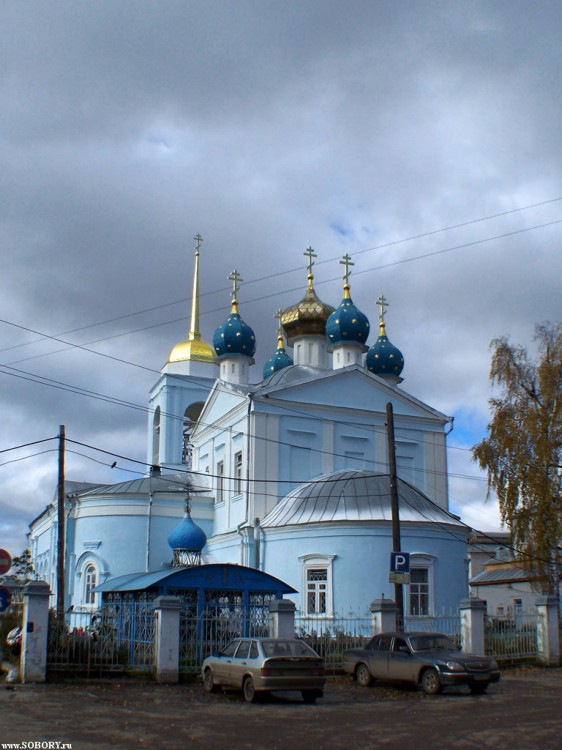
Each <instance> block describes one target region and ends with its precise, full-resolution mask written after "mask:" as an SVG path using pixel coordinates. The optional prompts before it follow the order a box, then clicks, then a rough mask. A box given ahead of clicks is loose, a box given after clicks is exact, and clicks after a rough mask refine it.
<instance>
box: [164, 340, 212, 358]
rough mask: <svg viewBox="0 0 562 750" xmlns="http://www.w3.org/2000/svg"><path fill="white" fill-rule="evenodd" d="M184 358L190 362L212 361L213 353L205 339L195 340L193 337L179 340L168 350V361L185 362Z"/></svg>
mask: <svg viewBox="0 0 562 750" xmlns="http://www.w3.org/2000/svg"><path fill="white" fill-rule="evenodd" d="M186 360H189V361H191V362H214V361H215V353H214V351H213V349H212V347H211V346H210V345H209V344H207V343H205V341H196V340H194V339H192V340H188V341H180V343H179V344H176V345H175V346H174V348H173V349H172V351H171V352H170V356H169V357H168V362H185V361H186Z"/></svg>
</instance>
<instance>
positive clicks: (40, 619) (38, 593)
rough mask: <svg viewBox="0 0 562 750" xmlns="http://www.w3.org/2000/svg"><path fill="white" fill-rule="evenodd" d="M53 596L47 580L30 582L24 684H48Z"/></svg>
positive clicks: (24, 625)
mask: <svg viewBox="0 0 562 750" xmlns="http://www.w3.org/2000/svg"><path fill="white" fill-rule="evenodd" d="M50 595H51V590H50V588H49V585H48V584H47V583H45V581H30V582H29V583H28V584H26V586H25V587H24V589H23V623H22V629H23V638H22V645H21V661H20V664H21V667H20V673H21V681H22V682H45V679H46V677H47V644H48V637H49V596H50Z"/></svg>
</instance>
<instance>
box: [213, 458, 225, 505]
mask: <svg viewBox="0 0 562 750" xmlns="http://www.w3.org/2000/svg"><path fill="white" fill-rule="evenodd" d="M215 473H216V484H217V488H216V494H215V505H218V504H219V503H224V459H222V458H221V459H220V460H219V461H217V463H216V469H215Z"/></svg>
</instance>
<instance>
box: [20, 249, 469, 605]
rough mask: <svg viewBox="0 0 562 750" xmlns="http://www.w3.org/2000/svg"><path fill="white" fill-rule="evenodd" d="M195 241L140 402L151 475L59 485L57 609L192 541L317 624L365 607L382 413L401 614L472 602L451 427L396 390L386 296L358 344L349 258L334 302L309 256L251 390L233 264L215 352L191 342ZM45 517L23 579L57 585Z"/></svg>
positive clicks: (378, 554)
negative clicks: (63, 508) (62, 599)
mask: <svg viewBox="0 0 562 750" xmlns="http://www.w3.org/2000/svg"><path fill="white" fill-rule="evenodd" d="M196 239H197V247H196V251H195V272H194V281H193V297H192V309H191V327H190V331H189V334H188V337H187V340H186V341H183V342H180V343H179V344H177V345H176V346H175V347H174V348H173V349H172V351H171V353H170V356H169V358H168V361H167V362H166V363H165V365H164V367H163V368H162V371H161V374H160V377H159V378H158V380H157V382H156V384H155V385H154V387H153V389H152V391H151V393H150V396H149V425H148V463H149V464H150V465H151V466H152V469H151V471H150V472H149V474H148V476H146V477H144V478H142V479H138V480H133V481H132V482H125V483H121V484H118V485H110V486H107V485H103V486H96V485H84V483H76V484H75V485H73V486H69V488H68V489H69V490H70V491H68V492H67V534H66V544H67V556H66V575H67V582H66V586H67V596H66V598H67V602H66V604H67V606H72V607H74V608H79V609H80V608H86V609H87V608H88V607H91V608H93V607H95V606H97V605H98V604H99V596H100V595H99V593H96V587H97V586H99V585H100V584H103V585H104V588H106V590H107V587H108V585H109V586H110V585H111V581H112V580H114V579H117V578H119V577H122V576H126V575H129V574H132V573H142V572H146V573H149V572H151V571H157V570H161V569H162V567H165V566H169V565H170V564H171V561H172V558H174V560H175V564H180V565H181V564H182V560H183V563H187V562H188V558H185V557H184V558H182V554H183V553H189V552H193V550H192V549H191V550H190V545H191V546H197V545H198V546H199V549H198V550H196V551H197V552H198V553H200V554H201V558H202V561H203V562H204V563H232V564H237V565H241V566H246V567H251V568H257V569H259V570H261V571H264V572H266V573H268V574H270V575H272V576H275V577H277V578H279V579H281V580H282V581H284V582H286V583H287V584H288V585H289V586H290V587H292V588H293V589H294V590H295V591H296V592H297V593H296V594H295V595H294V596H291V598H292V599H293V600H294V601H295V603H296V605H297V609H298V610H299V611H300V612H301V613H303V614H305V615H309V616H312V617H319V618H326V617H331V616H333V615H335V614H342V613H348V612H350V611H353V612H355V613H363V612H365V611H366V610H367V609H368V607H369V604H370V602H371V601H372V600H373V599H378V598H381V597H384V598H393V596H394V584H392V583H390V582H389V558H390V552H391V551H392V514H391V495H390V479H389V448H388V438H387V425H386V422H387V404H391V405H392V411H393V415H394V431H395V441H394V444H395V452H396V465H397V474H398V481H397V484H398V495H399V517H400V533H401V548H402V551H404V552H408V553H409V554H410V561H411V582H410V585H409V586H405V587H404V589H405V593H406V596H405V611H406V613H408V614H413V615H429V616H430V615H434V614H438V613H440V612H443V611H450V610H452V609H455V608H456V607H457V606H458V603H459V601H460V600H461V599H463V598H464V597H466V596H467V595H468V576H467V574H468V567H467V535H468V531H467V529H466V527H465V526H464V524H462V523H461V521H460V519H458V518H457V517H455V516H454V515H452V514H450V513H449V510H448V485H447V460H446V438H447V434H448V433H449V432H450V429H451V426H452V419H451V418H449V417H447V416H445V415H444V414H441V413H440V412H438V411H436V410H435V409H433V408H431V407H430V406H428V405H426V404H424V403H422V402H421V401H419V400H418V399H416V398H415V397H413V396H412V395H410V394H408V393H407V392H406V391H405V390H403V388H402V387H401V383H402V378H401V372H402V368H403V364H404V360H403V357H402V354H401V353H400V351H399V350H398V349H397V348H396V347H395V346H393V345H392V344H391V343H390V341H389V340H388V337H387V335H386V322H385V310H384V307H385V300H384V298H382V297H381V298H380V299H379V301H378V304H380V308H381V312H380V317H379V335H378V338H377V339H376V341H375V342H374V343H373V345H372V346H370V347H368V345H367V339H368V335H369V322H368V320H367V317H366V316H365V315H364V313H362V312H361V311H360V310H358V309H357V307H356V306H355V305H354V304H353V301H352V299H351V295H350V285H349V266H350V265H351V262H350V259H349V257H348V256H345V258H344V259H343V260H342V261H341V262H342V264H343V265H344V267H345V274H344V285H343V299H342V301H341V303H340V305H339V306H338V307H337V308H336V309H335V308H334V307H332V306H330V305H327V304H325V303H324V302H322V301H321V300H320V299H319V298H318V296H317V295H316V292H315V290H314V283H313V281H314V279H313V273H312V270H313V258H314V257H315V254H314V252H313V251H312V250H311V249H310V248H309V249H308V250H307V251H306V253H305V255H306V256H307V258H308V279H307V285H306V289H305V293H304V296H303V298H302V299H301V300H300V301H299V302H297V303H296V304H294V305H292V306H291V307H289V308H287V309H286V310H284V311H279V313H278V317H279V330H278V346H277V351H276V352H275V353H274V354H273V356H272V357H271V358H270V359H269V360H268V362H267V363H266V365H265V367H264V371H263V377H262V378H261V379H260V380H259V382H257V383H252V382H251V380H252V371H251V366H252V364H253V357H254V353H255V347H256V341H255V337H254V333H253V330H252V328H251V326H250V325H248V323H246V322H245V321H244V320H243V319H242V318H241V316H240V313H239V311H238V308H239V302H238V292H239V276H238V274H237V273H236V272H233V274H232V275H231V280H232V282H233V293H232V302H231V312H230V315H229V316H228V318H227V320H226V321H225V322H224V324H223V325H221V326H220V327H219V328H218V329H217V331H216V332H215V334H214V337H213V345H212V346H211V345H210V344H207V343H206V342H204V341H203V340H202V338H201V333H200V330H199V273H200V269H199V262H200V238H199V237H198V238H196ZM285 341H286V346H287V349H289V350H290V351H291V353H292V357H291V356H289V354H288V353H287V350H286V349H285ZM187 484H189V485H190V489H189V503H188V511H187V514H188V515H187V519H188V521H189V524H192V523H193V524H194V526H196V527H197V529H198V530H199V531H200V532H202V536H201V534H199V536H198V537H197V539H198V540H199V541H198V542H197V544H195V543H193V544H192V540H193V539H194V538H195V537H194V536H193V534H192V532H191V530H190V532H189V534H184V535H183V536H182V533H178V532H177V528H179V527H178V523H180V526H181V522H180V519H181V518H182V516H183V515H184V508H185V502H186V496H187V495H186V485H187ZM54 516H55V513H54V508H53V507H51V508H49V507H48V508H47V509H46V511H45V512H44V513H43V514H41V516H39V518H37V519H35V521H33V522H32V524H31V533H30V546H31V551H32V556H33V559H34V562H35V568H36V571H37V572H38V573H39V575H40V576H41V577H44V578H45V579H46V580H48V582H49V583H50V585H51V588H52V589H54V588H55V587H56V580H55V578H56V576H55V575H54V570H55V559H54V555H55V550H56V543H55V538H56V523H55V520H56V519H55V517H54ZM183 523H185V519H184V522H183ZM182 528H183V527H182ZM190 528H191V527H190ZM180 538H181V539H182V540H183V541H181V542H180V541H178V540H179V539H180ZM183 545H187V546H185V548H184V547H183ZM170 547H173V551H172V549H171V548H170Z"/></svg>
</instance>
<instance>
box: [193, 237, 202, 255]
mask: <svg viewBox="0 0 562 750" xmlns="http://www.w3.org/2000/svg"><path fill="white" fill-rule="evenodd" d="M193 239H194V240H195V242H196V243H197V244H196V245H195V252H196V253H197V254H199V248H200V247H201V243H202V242H203V237H201V235H200V234H199V233H197V234H196V235H195V237H194V238H193Z"/></svg>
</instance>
